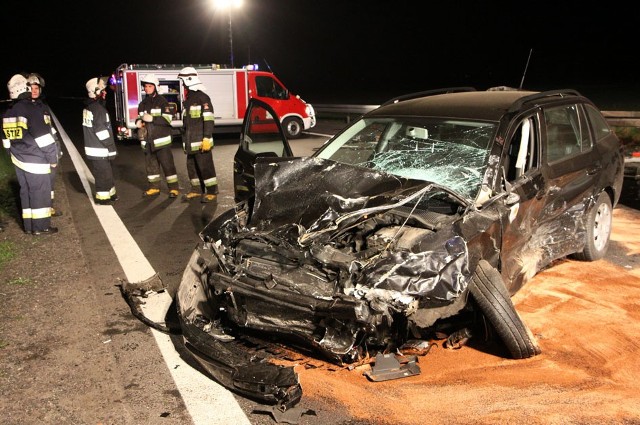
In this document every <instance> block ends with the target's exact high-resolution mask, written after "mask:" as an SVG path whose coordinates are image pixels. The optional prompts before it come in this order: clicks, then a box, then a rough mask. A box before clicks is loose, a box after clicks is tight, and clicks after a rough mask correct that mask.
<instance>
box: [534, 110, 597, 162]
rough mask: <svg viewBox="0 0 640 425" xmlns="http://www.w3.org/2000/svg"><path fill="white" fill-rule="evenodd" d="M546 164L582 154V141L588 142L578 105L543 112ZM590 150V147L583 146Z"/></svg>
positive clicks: (586, 130)
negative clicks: (545, 135)
mask: <svg viewBox="0 0 640 425" xmlns="http://www.w3.org/2000/svg"><path fill="white" fill-rule="evenodd" d="M544 118H545V123H546V130H547V131H546V134H547V146H546V159H547V162H549V163H551V162H555V161H559V160H562V159H564V158H567V157H570V156H573V155H576V154H578V153H580V152H582V150H583V149H582V144H583V140H585V139H586V141H587V143H588V141H589V137H588V129H587V127H586V126H585V120H584V118H581V114H580V109H579V108H578V105H575V104H572V105H564V106H558V107H552V108H548V109H545V110H544ZM585 148H587V149H588V148H590V146H585Z"/></svg>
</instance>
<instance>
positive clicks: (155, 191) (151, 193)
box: [142, 188, 160, 198]
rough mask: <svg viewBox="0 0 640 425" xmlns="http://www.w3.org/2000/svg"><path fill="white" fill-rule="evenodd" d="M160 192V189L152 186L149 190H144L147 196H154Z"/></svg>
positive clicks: (143, 194)
mask: <svg viewBox="0 0 640 425" xmlns="http://www.w3.org/2000/svg"><path fill="white" fill-rule="evenodd" d="M158 193H160V189H156V188H151V189H147V191H145V192H142V196H143V197H145V198H150V197H152V196H156V195H157V194H158Z"/></svg>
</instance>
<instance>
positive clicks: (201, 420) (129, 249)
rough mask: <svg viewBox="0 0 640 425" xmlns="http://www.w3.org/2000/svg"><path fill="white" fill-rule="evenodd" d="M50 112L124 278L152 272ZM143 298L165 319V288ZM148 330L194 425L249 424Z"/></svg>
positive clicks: (222, 391)
mask: <svg viewBox="0 0 640 425" xmlns="http://www.w3.org/2000/svg"><path fill="white" fill-rule="evenodd" d="M52 116H53V120H54V123H55V125H56V129H57V130H58V134H59V135H60V137H61V138H62V141H63V142H64V144H65V147H66V148H67V151H68V152H69V156H70V157H71V161H72V162H73V165H74V167H75V169H76V171H77V172H78V175H79V177H80V180H81V182H82V186H83V187H84V190H85V192H86V193H87V196H88V198H89V201H90V202H91V205H92V206H93V210H94V211H95V213H96V215H97V216H98V220H99V221H100V223H101V224H102V227H103V228H104V229H105V233H106V235H107V238H108V239H109V242H110V243H111V246H112V247H113V250H114V251H115V254H116V256H117V257H118V261H119V262H120V265H121V266H122V269H123V270H124V273H125V275H126V278H127V280H128V281H129V282H134V283H137V282H143V281H145V280H148V279H149V278H151V277H153V276H155V275H156V272H155V270H154V269H153V267H152V266H151V264H149V262H148V261H147V259H146V257H145V256H144V254H143V253H142V251H141V250H140V247H139V246H138V244H136V242H135V240H134V239H133V237H132V236H131V234H130V233H129V231H128V230H127V228H126V227H125V225H124V223H122V220H120V217H119V216H118V214H116V212H115V210H114V209H113V207H112V206H110V205H97V204H96V203H95V202H93V192H92V190H91V185H90V183H94V181H95V180H94V178H93V174H92V173H91V171H90V170H89V168H88V167H87V165H86V163H85V162H84V160H83V159H82V156H81V155H80V153H79V152H78V150H77V149H76V147H75V145H74V144H73V142H71V139H69V136H68V135H67V133H66V132H65V131H64V129H63V128H62V126H61V125H60V122H59V121H58V118H57V117H56V116H55V115H53V114H52ZM106 229H109V231H106ZM145 301H146V304H145V305H144V306H143V311H144V313H145V316H147V317H148V318H149V319H151V320H153V321H156V322H164V317H165V316H166V313H167V310H168V308H169V306H170V305H171V303H172V301H173V300H172V299H171V297H170V296H169V294H167V293H166V292H162V293H157V294H154V295H152V296H150V297H149V298H147V299H146V300H145ZM151 332H152V333H153V336H154V338H155V340H156V343H157V344H158V348H159V349H160V352H161V353H162V356H163V357H164V361H165V363H166V364H167V368H168V369H169V372H170V373H171V376H172V377H173V380H174V381H175V383H176V386H177V388H178V391H180V395H181V396H182V399H183V400H184V403H185V405H186V406H187V410H188V411H189V414H190V415H191V418H192V419H193V423H194V424H195V425H204V424H206V425H218V424H220V425H224V424H229V423H233V424H234V425H244V424H246V425H250V422H249V419H248V418H247V416H246V415H245V414H244V412H243V411H242V409H241V408H240V406H239V405H238V402H237V401H236V399H235V398H234V397H233V395H232V394H231V392H229V391H228V390H227V389H226V388H224V387H223V386H221V385H219V384H217V383H216V382H215V381H213V380H211V379H209V378H208V377H207V376H205V375H204V374H202V373H200V372H198V371H197V370H195V369H194V368H192V367H191V366H189V365H188V364H187V363H185V362H184V360H183V359H182V358H181V357H180V355H179V354H178V352H177V351H176V349H175V347H174V345H173V343H172V342H171V339H170V337H169V336H168V335H166V334H164V333H162V332H159V331H156V330H155V329H151Z"/></svg>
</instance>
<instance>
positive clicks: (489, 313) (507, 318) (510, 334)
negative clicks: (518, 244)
mask: <svg viewBox="0 0 640 425" xmlns="http://www.w3.org/2000/svg"><path fill="white" fill-rule="evenodd" d="M469 290H470V292H471V295H472V296H473V299H474V300H475V301H476V303H477V304H478V306H479V307H480V311H481V312H482V314H484V316H485V317H486V318H487V319H488V320H489V323H491V325H492V326H493V328H494V329H495V331H496V333H497V334H498V336H499V337H500V339H501V340H502V342H503V343H504V344H505V346H506V347H507V349H508V350H509V353H511V356H512V357H513V358H514V359H526V358H528V357H533V356H535V355H538V354H540V347H539V346H538V343H537V342H536V340H535V337H534V336H533V334H532V333H531V331H530V330H529V328H528V327H527V325H525V324H524V322H523V321H522V319H521V318H520V316H519V315H518V312H517V311H516V309H515V307H514V306H513V303H512V302H511V297H510V296H509V292H508V291H507V288H506V287H505V286H504V282H503V280H502V276H500V273H499V272H498V270H496V269H495V268H493V267H491V265H490V264H489V263H488V262H487V261H486V260H481V261H480V264H478V268H477V269H476V272H475V274H474V275H473V277H472V278H471V282H470V283H469Z"/></svg>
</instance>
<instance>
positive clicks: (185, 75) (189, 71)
mask: <svg viewBox="0 0 640 425" xmlns="http://www.w3.org/2000/svg"><path fill="white" fill-rule="evenodd" d="M178 78H180V79H181V80H182V83H183V84H184V85H185V86H187V87H188V88H189V90H194V91H198V90H204V84H202V81H200V77H198V71H196V69H195V68H194V67H192V66H186V67H184V68H182V70H180V73H179V74H178Z"/></svg>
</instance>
